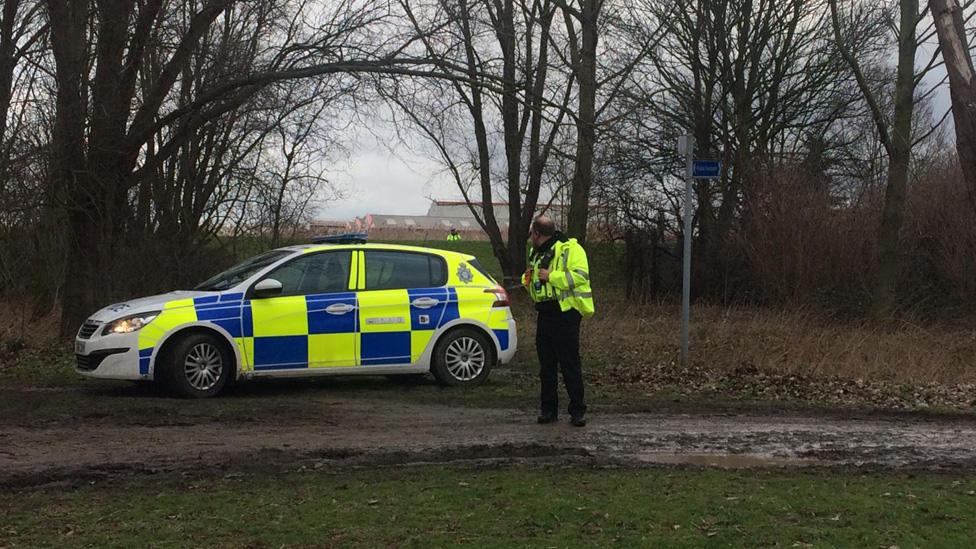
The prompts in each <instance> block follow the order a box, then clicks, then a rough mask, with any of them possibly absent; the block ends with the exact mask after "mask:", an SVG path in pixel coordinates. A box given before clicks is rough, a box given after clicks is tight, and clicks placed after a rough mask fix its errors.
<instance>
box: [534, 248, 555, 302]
mask: <svg viewBox="0 0 976 549" xmlns="http://www.w3.org/2000/svg"><path fill="white" fill-rule="evenodd" d="M554 257H556V247H555V246H550V247H549V249H548V250H546V253H544V254H542V257H541V258H540V259H539V268H540V269H548V268H549V265H550V264H551V263H552V259H553V258H554ZM541 289H542V281H541V280H539V279H538V278H536V280H535V290H536V291H539V290H541Z"/></svg>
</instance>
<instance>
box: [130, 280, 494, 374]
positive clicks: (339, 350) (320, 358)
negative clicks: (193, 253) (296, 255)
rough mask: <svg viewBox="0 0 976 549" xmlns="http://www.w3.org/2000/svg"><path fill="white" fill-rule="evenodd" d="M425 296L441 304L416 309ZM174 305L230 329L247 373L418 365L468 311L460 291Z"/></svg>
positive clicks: (238, 297) (186, 317)
mask: <svg viewBox="0 0 976 549" xmlns="http://www.w3.org/2000/svg"><path fill="white" fill-rule="evenodd" d="M424 297H428V298H433V299H436V300H437V301H438V303H437V304H436V305H434V306H432V307H426V308H424V307H417V306H414V305H413V304H412V302H413V301H414V300H416V299H418V298H424ZM335 304H343V305H350V306H352V307H353V310H352V311H350V312H347V313H345V314H331V313H329V312H327V310H326V309H327V308H328V307H330V306H332V305H335ZM173 305H174V306H173V308H174V309H179V310H180V311H186V312H179V313H177V312H176V311H174V312H173V313H171V315H170V316H172V315H176V316H175V317H174V319H173V322H177V323H182V322H188V321H205V322H210V323H213V324H215V325H217V326H220V327H221V328H223V330H224V331H226V332H227V333H228V334H229V335H230V336H231V337H232V338H233V340H234V342H235V343H236V345H237V346H238V349H239V351H240V354H241V358H242V360H243V364H242V368H243V369H244V370H250V369H254V370H279V369H301V368H316V367H329V366H353V365H357V364H359V365H363V366H371V365H390V364H406V363H412V362H416V361H417V360H418V359H419V358H420V356H421V355H422V354H423V353H424V351H425V350H426V349H427V347H428V346H429V345H430V342H431V339H432V337H433V335H434V333H435V332H436V331H437V330H438V329H440V328H442V327H443V326H444V325H446V324H448V323H450V322H452V321H454V320H457V319H459V318H461V312H462V311H461V310H460V309H461V307H460V306H459V299H458V293H457V291H456V290H455V288H453V287H446V288H445V287H440V288H421V289H410V290H383V291H372V292H366V291H360V292H359V293H358V294H357V292H341V293H332V294H320V295H309V296H289V297H282V298H275V299H272V300H254V301H252V300H245V299H244V294H242V293H240V292H235V293H227V294H219V295H212V296H202V297H196V298H193V299H192V300H191V299H185V300H180V301H179V302H178V303H177V302H173ZM177 305H178V306H177ZM167 308H169V304H168V306H167ZM364 311H365V314H366V315H367V317H368V316H372V317H380V318H387V319H390V318H392V319H394V320H396V319H402V322H383V323H369V322H368V319H367V317H364ZM465 313H466V314H467V311H465ZM174 326H175V324H174ZM159 327H160V328H162V326H159ZM493 328H495V329H493V332H494V333H495V335H496V337H497V338H498V341H499V343H500V346H501V348H502V349H503V350H505V349H507V348H508V330H507V329H505V330H502V329H497V328H498V326H493ZM147 335H148V330H147ZM160 335H162V334H160ZM141 343H142V342H141ZM154 348H155V346H154V343H153V342H151V341H149V340H148V339H147V341H146V342H145V344H140V351H139V371H140V373H143V374H145V373H148V371H149V361H150V357H151V356H152V352H153V349H154Z"/></svg>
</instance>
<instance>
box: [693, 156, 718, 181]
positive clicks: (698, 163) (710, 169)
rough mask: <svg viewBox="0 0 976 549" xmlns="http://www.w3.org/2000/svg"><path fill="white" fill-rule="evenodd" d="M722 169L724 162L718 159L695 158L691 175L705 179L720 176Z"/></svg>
mask: <svg viewBox="0 0 976 549" xmlns="http://www.w3.org/2000/svg"><path fill="white" fill-rule="evenodd" d="M721 170H722V163H721V162H719V161H718V160H695V161H693V162H692V165H691V177H694V178H696V179H705V178H710V177H718V174H719V172H720V171H721Z"/></svg>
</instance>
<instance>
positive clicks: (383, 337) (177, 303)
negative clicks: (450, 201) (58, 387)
mask: <svg viewBox="0 0 976 549" xmlns="http://www.w3.org/2000/svg"><path fill="white" fill-rule="evenodd" d="M315 242H318V243H313V244H308V245H299V246H289V247H286V248H280V249H276V250H272V251H269V252H266V253H263V254H260V255H258V256H255V257H252V258H250V259H248V260H246V261H244V262H243V263H241V264H239V265H237V266H235V267H232V268H231V269H228V270H227V271H224V272H222V273H220V274H218V275H217V276H215V277H213V278H211V279H209V280H207V281H206V282H204V283H202V284H200V285H199V286H198V287H197V288H195V289H194V290H192V291H175V292H170V293H167V294H163V295H157V296H152V297H145V298H141V299H133V300H130V301H127V302H124V303H118V304H115V305H110V306H108V307H105V308H104V309H102V310H100V311H98V312H97V313H95V314H94V315H92V316H91V317H90V318H89V319H88V320H86V321H85V323H84V325H82V327H81V329H80V330H79V332H78V335H77V337H76V339H75V354H76V358H77V371H78V372H79V373H80V374H82V375H84V376H87V377H93V378H102V379H129V380H154V381H157V382H162V383H165V384H166V385H168V386H169V387H170V388H171V389H172V390H173V391H175V392H176V393H178V394H180V395H183V396H187V397H209V396H213V395H215V394H217V393H219V392H220V391H221V389H223V388H224V387H225V386H226V385H227V384H228V383H229V382H231V381H232V380H240V379H251V378H260V377H295V376H322V375H335V374H343V375H345V374H370V375H371V374H407V375H410V374H412V375H422V374H425V373H427V372H431V373H433V375H434V377H435V378H436V379H437V380H438V381H439V382H441V383H442V384H445V385H460V386H475V385H478V384H480V383H482V382H483V381H484V380H485V378H486V377H487V376H488V374H489V372H490V371H491V368H492V366H493V365H495V364H496V363H499V362H501V363H506V362H508V361H509V360H511V358H512V356H513V355H514V354H515V348H516V344H517V341H516V333H515V320H514V319H513V318H512V313H511V309H510V308H509V301H508V294H507V293H506V292H505V289H504V288H503V287H501V286H499V285H498V284H497V283H496V282H495V281H494V280H493V279H492V278H491V276H489V275H488V274H487V273H485V271H484V270H483V269H482V267H481V266H480V265H479V264H478V261H477V260H476V259H475V258H474V257H473V256H470V255H466V254H461V253H456V252H449V251H444V250H436V249H430V248H422V247H413V246H400V245H386V244H366V243H365V242H364V240H362V239H360V238H335V239H331V240H329V239H326V242H325V243H322V242H321V241H315Z"/></svg>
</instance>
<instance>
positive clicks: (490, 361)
mask: <svg viewBox="0 0 976 549" xmlns="http://www.w3.org/2000/svg"><path fill="white" fill-rule="evenodd" d="M494 364H495V347H494V345H492V344H491V341H490V340H489V339H488V338H487V337H485V335H484V334H482V333H481V332H479V331H478V330H475V329H472V328H459V329H457V330H454V331H452V332H450V333H448V334H447V335H446V336H444V337H443V338H441V339H440V340H439V341H438V342H437V345H436V346H435V347H434V356H433V363H432V364H431V372H432V373H433V374H434V377H435V378H437V381H439V382H440V383H441V384H443V385H449V386H460V387H475V386H478V385H481V384H482V383H484V381H485V379H487V378H488V373H489V372H491V367H492V366H493V365H494Z"/></svg>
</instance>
